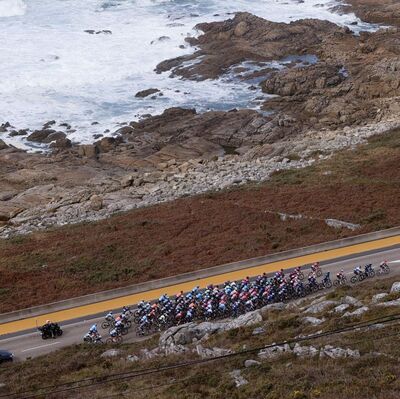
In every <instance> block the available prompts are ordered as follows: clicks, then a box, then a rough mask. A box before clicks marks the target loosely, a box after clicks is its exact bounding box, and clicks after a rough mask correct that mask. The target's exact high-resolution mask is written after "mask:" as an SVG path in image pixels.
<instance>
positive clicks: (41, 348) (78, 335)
mask: <svg viewBox="0 0 400 399" xmlns="http://www.w3.org/2000/svg"><path fill="white" fill-rule="evenodd" d="M384 259H386V260H388V261H389V262H393V263H391V264H390V267H391V273H390V274H389V276H393V275H395V274H400V245H395V246H392V247H389V248H385V249H380V250H373V251H368V252H364V253H362V254H356V255H347V256H346V257H341V258H337V259H331V260H328V261H325V262H321V266H322V269H323V271H324V272H327V271H330V272H331V279H332V280H333V279H334V278H335V275H336V273H338V272H339V271H340V270H341V269H344V270H345V272H346V273H347V274H351V273H352V271H353V269H354V267H355V266H357V265H365V264H367V263H372V264H373V265H374V266H375V268H377V267H378V265H379V263H380V262H381V261H382V260H384ZM397 261H399V262H397ZM288 270H290V269H288ZM306 274H307V273H305V275H306ZM375 278H378V277H375ZM358 284H362V283H358ZM116 310H118V309H116ZM104 315H105V314H97V315H92V316H88V317H84V318H79V319H75V320H69V321H67V322H64V323H61V326H62V329H63V331H64V334H63V335H62V337H60V338H57V339H48V340H42V338H41V336H40V334H39V332H37V331H34V330H28V331H22V332H17V333H14V334H8V335H5V336H3V337H2V338H0V349H5V350H8V351H11V352H12V353H14V356H15V360H24V359H27V358H34V357H36V356H40V355H44V354H46V353H49V352H52V351H54V350H57V349H60V348H62V347H65V346H69V345H73V344H78V343H81V342H82V340H83V336H84V335H85V333H86V332H87V331H88V330H89V328H90V326H91V325H92V324H94V323H98V326H99V331H100V333H101V334H102V336H103V339H104V340H105V338H107V336H108V331H107V330H102V329H101V327H100V325H101V322H102V321H103V320H104ZM134 330H135V328H134V326H133V327H132V328H131V329H130V332H129V334H128V335H126V336H125V337H124V342H134V341H138V340H139V339H143V338H138V337H136V335H135V332H134Z"/></svg>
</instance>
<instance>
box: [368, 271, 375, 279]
mask: <svg viewBox="0 0 400 399" xmlns="http://www.w3.org/2000/svg"><path fill="white" fill-rule="evenodd" d="M368 277H371V278H373V277H375V270H371V271H370V272H369V273H368Z"/></svg>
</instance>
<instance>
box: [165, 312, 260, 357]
mask: <svg viewBox="0 0 400 399" xmlns="http://www.w3.org/2000/svg"><path fill="white" fill-rule="evenodd" d="M261 321H262V316H261V312H260V310H255V311H253V312H249V313H246V314H244V315H241V316H239V317H238V318H237V319H234V320H230V321H219V322H209V321H205V322H203V323H199V324H197V323H187V324H183V325H181V326H176V327H171V328H169V329H168V330H166V331H165V332H164V333H163V334H162V335H161V337H160V340H159V344H158V345H159V347H160V348H161V349H163V350H165V349H166V348H168V347H169V346H172V345H188V344H191V343H192V342H194V341H195V340H196V341H199V340H201V339H202V338H204V337H206V336H207V337H208V336H210V335H212V334H215V333H217V332H223V331H228V330H233V329H235V328H239V327H247V326H252V325H255V324H258V323H260V322H261Z"/></svg>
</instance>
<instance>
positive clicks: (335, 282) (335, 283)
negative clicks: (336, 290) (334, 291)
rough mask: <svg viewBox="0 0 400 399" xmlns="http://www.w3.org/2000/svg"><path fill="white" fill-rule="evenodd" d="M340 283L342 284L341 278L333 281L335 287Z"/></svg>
mask: <svg viewBox="0 0 400 399" xmlns="http://www.w3.org/2000/svg"><path fill="white" fill-rule="evenodd" d="M340 284H341V283H340V280H335V281H334V282H333V286H334V287H338V286H339V285H340Z"/></svg>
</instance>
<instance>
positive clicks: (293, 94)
mask: <svg viewBox="0 0 400 399" xmlns="http://www.w3.org/2000/svg"><path fill="white" fill-rule="evenodd" d="M350 3H351V4H353V7H361V6H362V7H364V6H365V5H366V4H367V3H368V1H367V0H363V1H361V0H360V1H355V0H353V1H351V2H350ZM393 7H395V8H396V7H397V5H395V4H394V3H393ZM379 9H381V8H379ZM384 9H385V10H387V8H384ZM351 10H352V11H354V9H351ZM356 10H358V8H356ZM381 12H382V13H383V12H384V11H382V10H381ZM385 12H386V11H385ZM374 15H375V14H374ZM385 15H386V14H385ZM395 15H396V14H393V15H392V17H393V18H394V17H395ZM376 18H378V17H376V16H375V17H372V16H371V17H370V19H371V20H372V19H373V20H374V21H376ZM382 18H383V17H382ZM393 18H392V19H393ZM387 21H389V20H387ZM393 21H395V20H394V19H393ZM198 29H200V30H202V31H203V32H204V34H203V35H201V36H199V37H198V38H196V39H193V38H192V39H189V42H190V44H192V45H194V46H196V48H197V49H198V50H197V51H196V52H195V53H194V54H193V55H190V56H187V57H180V58H178V59H174V60H167V61H165V62H164V63H162V64H160V65H159V66H158V67H157V69H158V71H167V70H170V71H171V73H172V74H175V75H180V76H182V77H184V78H186V79H195V80H198V79H206V78H214V79H215V78H218V77H220V76H222V75H223V74H224V73H226V71H230V72H233V73H235V74H236V76H237V77H240V76H242V77H243V79H244V80H246V81H247V80H248V81H249V82H250V81H253V80H254V79H256V81H257V84H258V85H259V87H261V89H262V90H263V91H264V92H265V93H267V94H269V95H271V94H272V95H274V96H273V97H272V98H269V99H268V100H267V101H265V102H264V104H263V106H262V108H263V109H264V110H265V111H267V110H268V111H271V110H273V111H274V112H273V113H271V112H267V113H265V112H258V111H254V110H236V109H235V110H231V111H229V112H222V111H212V112H206V113H202V114H198V113H196V111H195V110H187V109H181V108H172V109H168V110H166V111H164V113H163V114H162V115H159V116H149V117H147V118H146V119H143V120H141V121H139V122H130V123H127V124H126V125H124V126H121V128H120V129H118V130H117V131H116V132H114V134H113V135H112V137H103V138H101V139H100V140H98V141H97V142H95V143H94V144H90V145H79V144H76V143H72V142H71V141H70V140H69V139H68V132H69V131H71V126H69V125H68V124H57V123H56V122H55V121H49V122H48V123H46V124H45V125H44V126H43V128H42V129H40V130H36V131H28V130H23V131H18V130H15V129H13V127H12V126H10V124H7V123H6V124H3V125H2V126H1V127H0V138H1V134H2V133H6V134H10V132H11V133H12V134H11V135H26V136H27V137H28V140H29V141H31V142H33V143H36V144H37V145H39V146H43V145H48V146H49V147H50V148H51V152H48V153H44V154H37V153H36V154H32V153H26V152H25V151H22V150H18V149H16V148H14V147H12V146H8V145H7V144H6V143H5V142H4V141H3V140H1V139H0V237H2V238H7V237H10V236H11V235H14V234H26V233H29V232H31V231H35V230H38V229H43V228H47V227H51V226H60V225H64V224H69V223H79V222H82V221H90V220H98V219H103V218H107V217H108V216H110V215H112V214H114V213H117V212H123V211H127V210H130V209H133V208H138V207H143V206H149V205H154V204H157V203H160V202H165V201H171V200H174V199H177V198H180V197H184V196H190V195H196V194H200V193H204V192H208V191H216V190H221V189H224V188H228V187H231V186H235V185H241V184H245V183H247V182H260V181H263V180H266V179H268V177H269V176H270V175H271V173H273V172H274V171H276V170H281V169H289V168H302V167H305V166H308V165H311V164H312V163H314V162H316V161H318V160H319V159H323V158H326V157H328V156H330V154H332V153H333V152H335V151H337V150H341V149H344V148H349V147H350V148H352V147H354V146H356V145H358V144H360V143H363V142H364V141H365V140H366V139H367V138H368V137H370V136H372V135H375V134H380V133H385V132H387V131H390V130H392V129H394V128H397V127H399V125H400V118H399V116H400V101H399V97H400V75H399V70H400V61H399V53H400V47H399V45H398V43H399V40H400V31H399V29H398V28H396V27H392V28H389V29H381V30H379V31H377V32H375V33H367V32H362V33H361V34H360V36H355V35H353V34H352V33H351V31H350V30H349V29H347V28H342V27H338V26H337V25H335V24H332V23H329V22H326V21H319V20H301V21H297V22H294V23H290V24H283V23H273V22H269V21H265V20H263V19H261V18H258V17H256V16H254V15H251V14H247V13H239V14H237V15H236V16H235V17H234V18H233V19H230V20H227V21H224V22H215V23H209V24H200V25H199V26H198ZM308 56H313V57H314V58H313V61H312V62H309V61H307V59H308V58H307V57H308ZM285 57H292V58H291V60H292V61H290V62H287V61H286V62H285V65H284V67H282V66H280V67H279V68H276V67H275V68H271V64H270V62H271V61H275V60H282V59H285ZM304 57H306V58H304ZM244 61H246V62H247V63H248V62H252V63H253V64H252V65H253V66H252V68H250V67H249V66H248V64H246V63H243V62H244ZM246 65H247V66H246ZM254 65H255V66H257V68H254ZM252 87H254V86H250V87H249V89H252ZM151 90H152V91H153V92H154V90H157V89H156V88H154V89H151ZM145 92H146V90H144V91H143V93H145ZM263 101H264V100H263Z"/></svg>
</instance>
